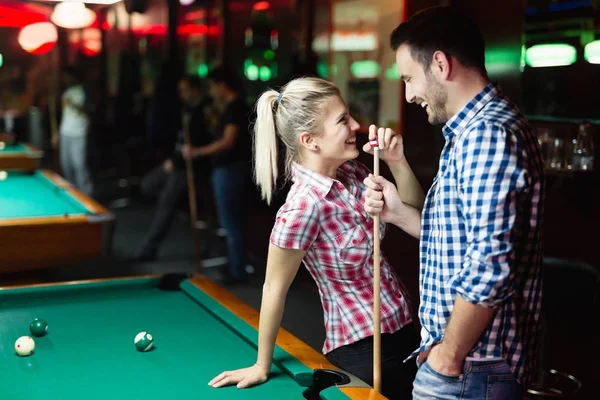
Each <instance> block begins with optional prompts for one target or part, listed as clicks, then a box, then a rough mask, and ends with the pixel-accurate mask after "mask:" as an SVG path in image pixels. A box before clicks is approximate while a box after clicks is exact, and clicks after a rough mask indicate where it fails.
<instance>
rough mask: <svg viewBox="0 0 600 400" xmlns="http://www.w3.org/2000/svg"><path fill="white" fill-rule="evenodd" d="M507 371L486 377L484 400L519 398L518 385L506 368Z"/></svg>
mask: <svg viewBox="0 0 600 400" xmlns="http://www.w3.org/2000/svg"><path fill="white" fill-rule="evenodd" d="M507 369H508V371H507V372H504V371H502V372H500V371H495V373H493V374H490V375H488V377H487V390H486V395H485V400H512V399H519V398H520V397H519V396H520V395H521V390H520V385H519V383H518V382H517V379H516V378H515V376H514V375H513V373H512V372H511V371H510V368H508V366H507Z"/></svg>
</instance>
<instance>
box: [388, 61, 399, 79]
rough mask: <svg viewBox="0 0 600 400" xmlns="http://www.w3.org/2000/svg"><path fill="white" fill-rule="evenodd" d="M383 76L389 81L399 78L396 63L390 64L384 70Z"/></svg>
mask: <svg viewBox="0 0 600 400" xmlns="http://www.w3.org/2000/svg"><path fill="white" fill-rule="evenodd" d="M385 77H386V78H387V79H388V80H390V81H399V80H400V74H399V73H398V68H396V64H392V65H390V67H389V68H388V69H386V70H385Z"/></svg>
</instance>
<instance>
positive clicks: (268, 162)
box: [254, 78, 340, 204]
mask: <svg viewBox="0 0 600 400" xmlns="http://www.w3.org/2000/svg"><path fill="white" fill-rule="evenodd" d="M333 96H340V92H339V90H338V88H337V87H335V85H333V84H332V83H331V82H328V81H325V80H323V79H319V78H298V79H294V80H292V81H290V82H289V83H288V84H287V85H285V86H284V87H283V88H282V89H281V92H276V91H275V90H267V91H266V92H264V93H263V94H262V95H261V96H260V98H259V99H258V102H257V103H256V123H255V124H254V180H255V182H256V184H257V185H258V186H259V187H260V191H261V194H262V198H263V199H264V200H266V201H267V203H268V204H270V203H271V200H272V198H273V192H274V189H275V185H276V183H277V178H278V173H279V171H278V168H277V165H278V160H277V138H278V137H279V138H280V139H281V142H282V143H283V144H284V145H285V177H286V179H287V178H289V176H290V170H291V168H292V164H293V162H295V161H298V160H299V158H300V150H299V147H300V146H299V144H298V138H299V135H300V134H301V133H302V132H309V133H310V134H311V135H319V134H321V131H322V128H323V126H322V125H323V124H322V119H323V109H324V107H325V105H326V104H327V102H328V101H329V100H331V98H332V97H333Z"/></svg>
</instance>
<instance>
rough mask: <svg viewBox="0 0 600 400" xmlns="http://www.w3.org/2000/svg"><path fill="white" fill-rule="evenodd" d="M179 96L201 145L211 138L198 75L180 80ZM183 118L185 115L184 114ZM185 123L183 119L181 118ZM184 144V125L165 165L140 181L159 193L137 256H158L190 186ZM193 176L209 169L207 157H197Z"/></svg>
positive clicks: (147, 191)
mask: <svg viewBox="0 0 600 400" xmlns="http://www.w3.org/2000/svg"><path fill="white" fill-rule="evenodd" d="M178 89H179V97H180V98H181V101H182V102H183V108H184V110H183V113H184V114H185V117H187V118H189V125H188V126H189V134H190V141H191V143H192V144H193V145H196V146H200V145H203V144H206V143H208V141H209V140H210V138H209V135H208V132H207V125H206V121H205V118H204V108H205V107H204V106H205V104H204V102H203V97H202V83H201V81H200V79H198V78H197V77H186V78H183V79H181V80H180V81H179V85H178ZM182 118H183V116H182ZM182 124H183V121H182ZM183 146H184V135H183V127H182V129H181V130H180V131H179V134H178V137H177V142H176V145H175V149H174V151H173V153H172V154H171V156H170V157H169V158H167V159H166V160H165V161H164V163H163V164H162V165H159V166H157V167H156V168H155V169H154V170H152V171H151V172H150V173H149V174H148V175H146V176H145V177H144V178H143V179H142V182H141V184H140V190H141V192H142V193H143V194H144V195H147V196H150V195H157V194H158V195H159V197H158V204H157V207H156V213H155V214H154V218H153V220H152V225H151V226H150V230H149V232H148V234H147V236H146V238H145V239H144V243H143V244H142V245H141V246H140V247H139V248H138V249H137V250H136V253H135V255H134V259H135V260H137V261H150V260H154V259H156V257H157V253H158V250H159V247H160V245H161V243H162V241H163V240H164V239H165V237H166V235H167V233H168V230H169V228H170V227H171V222H172V221H173V215H174V214H175V210H176V208H177V204H178V202H179V200H180V199H181V196H182V195H183V194H184V193H185V192H186V189H187V172H186V164H185V160H184V158H183V156H182V153H181V149H182V148H183ZM193 165H194V177H195V178H197V179H203V178H204V177H206V176H207V175H208V173H209V169H210V166H209V165H208V163H207V162H206V161H204V160H195V161H194V164H193Z"/></svg>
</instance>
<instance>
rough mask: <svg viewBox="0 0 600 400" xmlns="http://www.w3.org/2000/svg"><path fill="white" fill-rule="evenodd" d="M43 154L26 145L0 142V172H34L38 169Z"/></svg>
mask: <svg viewBox="0 0 600 400" xmlns="http://www.w3.org/2000/svg"><path fill="white" fill-rule="evenodd" d="M43 156H44V152H43V151H41V150H40V149H38V148H37V147H35V146H33V145H31V144H28V143H17V144H4V145H3V142H0V171H2V170H23V171H34V170H36V169H38V168H39V166H40V163H41V161H42V157H43Z"/></svg>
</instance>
